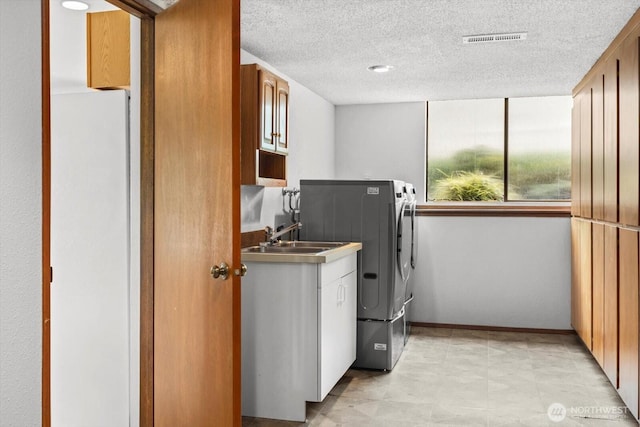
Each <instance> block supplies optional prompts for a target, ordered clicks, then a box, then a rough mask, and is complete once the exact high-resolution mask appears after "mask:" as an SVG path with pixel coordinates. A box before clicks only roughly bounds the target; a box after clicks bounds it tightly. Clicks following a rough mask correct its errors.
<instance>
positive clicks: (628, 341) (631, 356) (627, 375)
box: [618, 228, 639, 418]
mask: <svg viewBox="0 0 640 427" xmlns="http://www.w3.org/2000/svg"><path fill="white" fill-rule="evenodd" d="M619 233H620V235H619V239H620V252H619V254H618V256H619V262H620V267H619V268H620V269H619V274H620V294H619V310H620V313H619V318H620V324H619V339H620V344H619V363H620V366H619V389H618V392H619V393H620V397H622V400H623V401H624V403H625V404H626V405H627V407H628V408H629V409H630V410H631V412H632V413H633V415H634V416H635V417H636V418H637V417H638V350H639V347H638V262H639V260H638V232H636V231H632V230H627V229H622V228H621V229H620V230H619Z"/></svg>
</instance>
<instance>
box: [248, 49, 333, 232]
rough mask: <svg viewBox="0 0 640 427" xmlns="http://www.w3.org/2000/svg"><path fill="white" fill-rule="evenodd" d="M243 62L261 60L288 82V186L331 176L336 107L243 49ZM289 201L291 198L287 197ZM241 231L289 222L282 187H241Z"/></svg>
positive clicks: (296, 185) (250, 62)
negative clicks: (284, 208)
mask: <svg viewBox="0 0 640 427" xmlns="http://www.w3.org/2000/svg"><path fill="white" fill-rule="evenodd" d="M240 63H242V64H253V63H257V64H260V65H262V66H264V67H266V68H268V69H269V70H271V71H273V72H274V73H276V74H278V75H279V76H280V77H282V78H284V79H285V80H286V81H287V82H288V83H289V90H290V98H289V154H288V159H287V187H288V188H293V187H297V188H300V179H306V178H317V179H324V178H327V179H330V178H333V177H334V174H335V166H334V159H335V107H334V105H333V104H331V103H330V102H329V101H327V100H325V99H324V98H322V97H321V96H320V95H317V94H316V93H314V92H312V91H310V90H309V89H307V88H306V87H304V86H302V85H301V84H300V83H298V82H297V81H295V80H293V79H292V78H290V77H288V76H287V75H286V74H283V73H281V72H279V71H278V70H277V69H276V68H274V67H272V66H271V65H269V64H268V63H266V62H264V61H262V60H261V59H259V58H257V57H255V56H254V55H252V54H250V53H249V52H246V51H244V50H241V51H240ZM287 201H288V199H287ZM241 203H242V231H252V230H259V229H262V228H264V226H265V225H269V226H274V225H278V224H280V223H284V222H286V223H287V224H288V223H289V219H288V215H287V214H285V213H284V212H283V209H282V190H281V189H280V188H268V187H267V188H264V187H259V186H243V187H242V191H241Z"/></svg>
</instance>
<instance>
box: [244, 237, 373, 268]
mask: <svg viewBox="0 0 640 427" xmlns="http://www.w3.org/2000/svg"><path fill="white" fill-rule="evenodd" d="M361 249H362V244H361V243H354V242H351V243H346V242H310V241H298V240H293V241H281V242H277V243H274V244H273V245H270V246H250V247H248V248H243V249H242V255H241V256H242V261H243V262H244V261H255V262H282V263H312V264H321V263H327V262H332V261H334V260H336V259H339V258H342V257H344V256H346V255H348V254H350V253H353V252H357V251H359V250H361Z"/></svg>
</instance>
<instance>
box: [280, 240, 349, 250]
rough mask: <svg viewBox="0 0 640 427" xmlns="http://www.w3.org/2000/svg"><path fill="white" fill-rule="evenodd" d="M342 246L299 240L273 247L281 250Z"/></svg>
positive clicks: (341, 243)
mask: <svg viewBox="0 0 640 427" xmlns="http://www.w3.org/2000/svg"><path fill="white" fill-rule="evenodd" d="M342 245H344V243H343V242H303V241H300V240H293V241H280V242H278V243H276V244H274V245H273V247H281V248H326V249H331V248H338V247H340V246H342Z"/></svg>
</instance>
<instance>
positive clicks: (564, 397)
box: [243, 327, 638, 427]
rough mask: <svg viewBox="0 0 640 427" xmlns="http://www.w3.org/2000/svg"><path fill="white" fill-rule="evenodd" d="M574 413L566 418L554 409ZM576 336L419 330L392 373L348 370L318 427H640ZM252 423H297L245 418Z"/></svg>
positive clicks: (315, 414) (314, 406) (318, 412)
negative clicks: (551, 413)
mask: <svg viewBox="0 0 640 427" xmlns="http://www.w3.org/2000/svg"><path fill="white" fill-rule="evenodd" d="M554 403H559V404H562V405H563V406H564V408H565V409H566V416H565V418H564V419H563V420H562V421H560V422H554V421H552V420H551V419H550V418H549V416H548V415H547V411H548V408H549V406H550V405H551V404H554ZM606 411H609V414H606V413H605V412H606ZM624 411H626V408H625V406H624V404H623V403H622V401H621V400H620V398H619V397H618V395H617V394H616V392H615V390H614V388H613V387H612V386H611V384H610V383H609V381H608V380H607V378H606V376H605V375H604V373H603V372H602V370H601V369H600V368H599V367H598V365H597V364H596V362H595V361H594V360H593V358H592V357H591V355H590V354H589V352H588V351H587V350H586V349H585V348H584V346H583V345H582V344H581V343H580V342H579V341H578V338H577V337H576V336H574V335H552V334H529V333H527V334H525V333H514V332H490V331H471V330H461V329H432V328H419V327H414V328H413V330H412V334H411V338H410V340H409V342H408V344H407V347H406V348H405V351H404V353H403V354H402V357H401V358H400V360H399V361H398V364H397V365H396V367H395V368H394V369H393V371H391V372H377V371H364V370H355V369H352V370H349V371H348V372H347V373H346V374H345V376H344V377H343V378H342V379H341V380H340V382H339V383H338V384H337V385H336V386H335V387H334V388H333V390H332V391H331V392H330V393H329V395H328V396H327V397H326V398H325V400H324V401H323V402H321V403H308V404H307V423H306V424H308V425H312V426H344V427H347V426H363V427H369V426H372V427H377V426H385V427H387V426H388V427H396V426H398V427H403V426H489V427H493V426H505V427H512V426H582V425H585V426H604V427H607V426H611V427H618V426H637V425H638V424H637V423H636V422H635V420H634V419H633V417H632V416H631V415H630V414H628V415H625V414H624ZM243 425H244V426H297V425H305V424H302V423H293V422H286V421H275V420H266V419H260V418H244V419H243Z"/></svg>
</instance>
